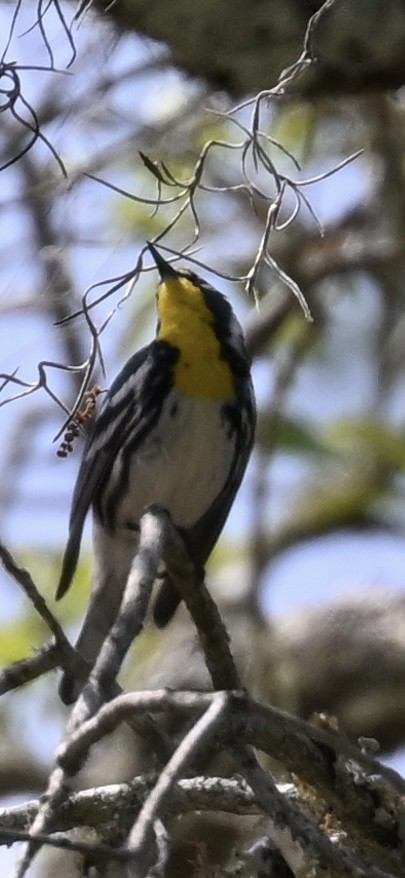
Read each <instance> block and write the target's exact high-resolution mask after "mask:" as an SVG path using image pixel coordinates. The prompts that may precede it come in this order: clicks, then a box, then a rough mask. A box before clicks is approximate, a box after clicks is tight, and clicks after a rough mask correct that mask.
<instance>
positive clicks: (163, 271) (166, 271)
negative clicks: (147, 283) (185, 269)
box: [147, 241, 179, 280]
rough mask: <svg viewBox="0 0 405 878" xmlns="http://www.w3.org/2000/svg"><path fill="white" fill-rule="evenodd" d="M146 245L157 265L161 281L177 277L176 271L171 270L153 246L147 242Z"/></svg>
mask: <svg viewBox="0 0 405 878" xmlns="http://www.w3.org/2000/svg"><path fill="white" fill-rule="evenodd" d="M147 245H148V249H149V251H150V253H151V254H152V256H153V259H154V261H155V263H156V265H157V268H158V271H159V274H160V277H161V279H162V280H168V279H169V278H170V277H178V276H179V273H178V271H176V269H175V268H172V266H171V265H170V264H169V263H168V262H166V260H165V259H163V256H161V255H160V253H159V252H158V251H157V250H156V247H155V246H154V245H153V244H150V242H149V241H147Z"/></svg>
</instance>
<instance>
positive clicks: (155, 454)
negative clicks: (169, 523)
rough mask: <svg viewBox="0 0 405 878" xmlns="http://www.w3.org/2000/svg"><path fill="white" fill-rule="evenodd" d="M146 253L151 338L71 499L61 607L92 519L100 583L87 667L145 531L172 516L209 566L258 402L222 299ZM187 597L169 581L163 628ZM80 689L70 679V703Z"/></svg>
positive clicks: (159, 620)
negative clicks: (148, 512)
mask: <svg viewBox="0 0 405 878" xmlns="http://www.w3.org/2000/svg"><path fill="white" fill-rule="evenodd" d="M148 246H149V251H150V253H151V254H152V257H153V259H154V261H155V263H156V265H157V268H158V271H159V274H160V283H159V286H158V290H157V295H156V307H157V314H158V323H157V330H156V337H155V339H154V340H153V341H152V342H151V343H150V344H149V345H147V347H144V348H142V350H140V351H138V352H137V353H136V354H134V355H133V356H132V357H131V358H130V359H129V360H128V362H127V363H126V365H125V366H124V368H123V369H122V371H121V372H120V373H119V375H118V376H117V378H116V379H115V381H114V382H113V384H112V385H111V388H110V390H109V391H108V393H107V394H106V397H105V399H104V402H103V404H102V406H101V409H100V411H99V413H98V414H97V416H96V418H95V421H94V423H93V427H92V432H91V434H90V436H89V438H88V440H87V444H86V447H85V450H84V454H83V459H82V463H81V466H80V469H79V474H78V477H77V481H76V486H75V489H74V493H73V500H72V509H71V514H70V530H69V539H68V543H67V547H66V550H65V555H64V558H63V565H62V572H61V577H60V581H59V585H58V589H57V593H56V598H57V599H58V600H59V598H61V597H63V595H64V594H65V592H66V591H67V589H68V588H69V585H70V583H71V581H72V578H73V575H74V572H75V568H76V564H77V560H78V556H79V550H80V541H81V536H82V531H83V525H84V521H85V518H86V515H87V512H88V510H89V508H90V507H91V508H92V513H93V545H94V573H93V582H92V591H91V598H90V603H89V607H88V610H87V613H86V617H85V620H84V623H83V627H82V630H81V633H80V635H79V639H78V642H77V649H78V650H79V652H80V653H81V654H82V655H83V657H84V658H85V659H86V660H87V661H88V662H89V664H90V665H92V664H94V662H95V660H96V658H97V655H98V652H99V650H100V647H101V645H102V643H103V641H104V639H105V637H106V636H107V634H108V632H109V630H110V628H111V626H112V625H113V623H114V621H115V618H116V615H117V612H118V610H119V606H120V603H121V599H122V596H123V592H124V588H125V585H126V580H127V577H128V574H129V571H130V568H131V564H132V561H133V558H134V556H135V554H136V550H137V541H138V537H137V532H138V529H139V527H138V522H139V519H140V517H141V515H142V513H143V511H144V509H145V507H147V506H149V505H150V504H151V503H156V504H159V505H161V506H163V507H165V508H166V509H167V510H168V512H169V513H170V515H171V518H172V520H173V522H174V524H175V525H176V526H177V527H178V529H179V531H180V533H181V534H182V536H183V538H184V540H185V542H186V545H187V547H188V550H189V552H190V556H191V558H192V560H193V561H194V562H195V564H196V565H200V566H203V565H204V564H205V562H206V560H207V558H208V556H209V555H210V553H211V551H212V549H213V547H214V545H215V543H216V541H217V539H218V537H219V535H220V533H221V530H222V528H223V526H224V524H225V521H226V518H227V516H228V513H229V511H230V508H231V506H232V503H233V501H234V498H235V495H236V492H237V490H238V488H239V485H240V483H241V481H242V478H243V475H244V472H245V469H246V465H247V462H248V460H249V455H250V452H251V448H252V442H253V436H254V428H255V419H256V414H255V400H254V392H253V386H252V381H251V377H250V363H249V359H248V355H247V353H246V348H245V342H244V337H243V333H242V329H241V327H240V325H239V322H238V320H237V319H236V317H235V315H234V313H233V310H232V308H231V305H230V304H229V302H228V301H227V299H226V298H225V297H224V296H223V295H222V294H221V293H219V292H218V291H217V290H215V289H214V288H213V287H212V286H210V285H209V284H208V283H206V282H205V281H204V280H202V278H200V277H198V276H197V275H196V274H194V273H192V272H188V271H178V270H177V269H175V268H173V267H172V266H171V265H170V264H169V263H168V262H166V261H165V260H164V259H163V257H162V256H161V255H160V253H159V252H158V251H157V250H156V248H155V247H154V246H153V245H152V244H149V245H148ZM179 601H180V596H179V594H178V593H177V591H176V590H175V587H174V585H173V584H172V582H171V580H170V579H169V577H168V576H167V575H166V576H165V577H164V579H163V582H162V583H161V585H160V587H159V590H158V594H157V597H156V601H155V604H154V610H153V616H154V620H155V622H156V624H157V625H158V626H159V627H163V626H164V625H166V624H167V623H168V622H169V621H170V619H171V618H172V616H173V614H174V612H175V610H176V607H177V605H178V603H179ZM78 690H80V686H78V684H77V683H76V681H75V680H74V679H73V678H72V677H71V675H69V674H68V673H65V674H64V676H63V678H62V682H61V686H60V694H61V697H62V699H63V701H64V702H65V703H66V704H69V703H71V702H72V701H74V700H75V699H76V698H77V696H78V694H79V693H78Z"/></svg>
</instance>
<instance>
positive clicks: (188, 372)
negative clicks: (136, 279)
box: [157, 277, 234, 400]
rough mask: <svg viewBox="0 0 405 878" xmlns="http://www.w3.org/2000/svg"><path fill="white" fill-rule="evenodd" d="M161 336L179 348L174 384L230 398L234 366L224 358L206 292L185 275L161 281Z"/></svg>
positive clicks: (191, 391) (195, 393) (206, 395)
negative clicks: (231, 367)
mask: <svg viewBox="0 0 405 878" xmlns="http://www.w3.org/2000/svg"><path fill="white" fill-rule="evenodd" d="M157 310H158V315H159V321H160V327H159V331H158V336H157V337H158V338H159V339H161V340H162V341H167V342H168V343H169V344H171V345H174V346H175V347H176V348H178V350H179V351H180V355H179V359H178V361H177V363H176V365H175V367H174V383H175V385H176V387H177V388H178V389H179V390H181V391H182V392H183V393H185V394H186V395H187V396H193V397H200V398H202V399H213V400H214V399H227V398H229V397H231V396H232V395H233V393H234V382H233V376H232V372H231V369H230V367H229V365H228V363H227V361H226V360H224V359H223V358H222V355H221V347H220V344H219V341H218V339H217V337H216V335H215V332H214V318H213V315H212V313H211V311H210V309H209V308H208V306H207V304H206V301H205V299H204V294H203V293H202V291H201V290H200V289H199V287H197V286H195V285H194V284H193V283H192V282H191V280H189V279H188V278H186V277H174V278H171V277H170V278H167V279H165V280H164V281H162V283H161V284H159V290H158V301H157Z"/></svg>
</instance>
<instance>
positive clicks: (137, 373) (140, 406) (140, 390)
mask: <svg viewBox="0 0 405 878" xmlns="http://www.w3.org/2000/svg"><path fill="white" fill-rule="evenodd" d="M151 352H153V356H149V354H150V353H151ZM163 360H164V362H163ZM172 361H173V357H172V354H171V352H170V351H169V350H168V348H167V345H166V344H165V343H164V342H152V344H150V345H148V346H147V347H145V348H142V349H141V350H140V351H138V352H137V353H136V354H134V356H133V357H131V358H130V360H128V362H127V363H126V365H125V366H124V368H123V369H122V371H121V372H120V373H119V375H118V376H117V378H116V379H115V381H114V382H113V384H112V385H111V388H110V390H109V391H108V394H107V396H106V399H105V401H104V404H103V406H102V408H101V410H100V413H99V415H98V417H97V419H96V421H95V423H94V426H93V430H92V433H91V435H90V436H89V438H88V440H87V444H86V447H85V449H84V453H83V458H82V462H81V465H80V468H79V473H78V476H77V480H76V485H75V488H74V492H73V499H72V507H71V513H70V524H69V538H68V542H67V545H66V549H65V554H64V557H63V562H62V571H61V576H60V580H59V585H58V588H57V592H56V599H57V600H59V599H60V598H61V597H63V595H64V594H65V592H66V591H67V589H68V588H69V586H70V583H71V581H72V578H73V575H74V572H75V569H76V565H77V561H78V557H79V552H80V543H81V538H82V532H83V526H84V521H85V518H86V515H87V512H88V510H89V508H90V506H91V505H92V504H93V503H94V502H95V501H97V498H98V496H99V493H100V491H101V490H102V488H103V485H104V484H105V483H106V480H108V477H109V475H110V472H111V469H112V466H113V464H114V461H115V459H116V455H117V452H118V450H119V449H120V448H122V446H123V444H125V441H126V439H128V437H129V436H130V439H131V450H132V451H134V450H135V449H136V445H137V437H138V441H142V438H143V436H144V435H145V432H147V431H148V430H149V429H150V428H151V426H152V424H153V422H154V421H155V420H156V419H157V417H158V416H159V411H160V408H161V405H162V402H163V399H164V397H165V395H166V393H167V392H168V389H169V382H170V377H171V375H170V368H169V369H168V366H169V367H170V366H171V365H172ZM168 374H169V378H168ZM145 403H147V405H146V404H145Z"/></svg>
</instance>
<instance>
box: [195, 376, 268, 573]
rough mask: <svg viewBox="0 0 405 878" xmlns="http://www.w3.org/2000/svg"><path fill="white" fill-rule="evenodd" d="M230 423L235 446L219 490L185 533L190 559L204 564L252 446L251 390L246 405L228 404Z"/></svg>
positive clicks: (222, 522) (241, 477) (253, 425)
mask: <svg viewBox="0 0 405 878" xmlns="http://www.w3.org/2000/svg"><path fill="white" fill-rule="evenodd" d="M225 414H228V417H229V419H230V423H231V424H232V423H233V430H234V436H235V447H234V453H233V458H232V462H231V465H230V468H229V475H228V478H227V480H226V482H225V485H224V487H223V488H222V491H221V492H220V493H219V494H218V496H217V497H216V498H215V500H214V502H213V503H211V506H210V507H209V508H208V509H207V511H206V512H205V513H204V515H202V516H201V518H200V519H199V520H198V521H197V522H196V524H195V525H193V527H191V528H190V529H189V530H188V531H187V534H186V535H185V536H186V541H187V544H188V546H189V548H190V552H191V555H192V558H193V560H194V561H195V562H196V563H197V564H202V565H204V564H205V562H206V560H207V558H208V556H209V555H210V553H211V551H212V549H213V548H214V545H215V543H216V542H217V539H218V537H219V535H220V533H221V531H222V528H223V527H224V524H225V521H226V519H227V517H228V515H229V512H230V509H231V506H232V504H233V501H234V499H235V495H236V493H237V491H238V488H239V485H240V483H241V481H242V479H243V476H244V473H245V469H246V467H247V464H248V460H249V457H250V452H251V449H252V444H253V438H254V429H255V405H254V398H253V391H252V392H251V393H250V396H248V397H247V398H246V406H244V407H240V406H239V405H237V404H235V405H232V406H228V412H225Z"/></svg>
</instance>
